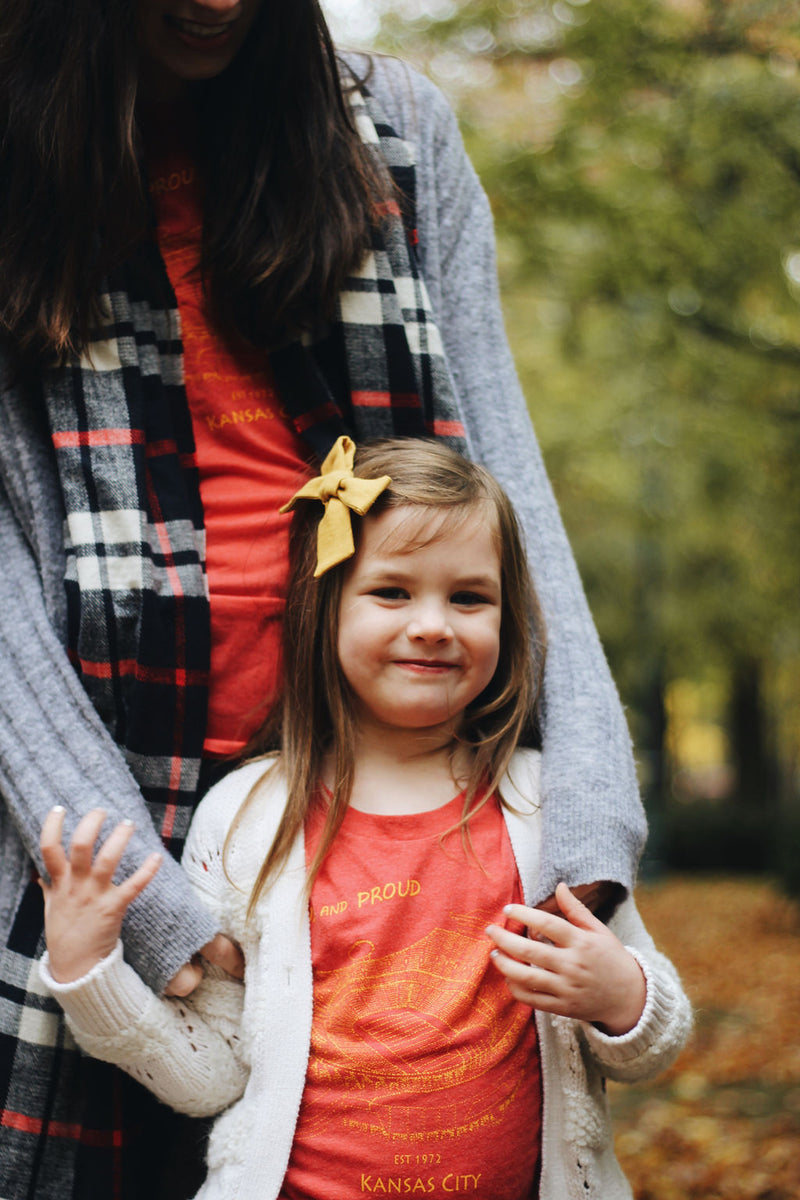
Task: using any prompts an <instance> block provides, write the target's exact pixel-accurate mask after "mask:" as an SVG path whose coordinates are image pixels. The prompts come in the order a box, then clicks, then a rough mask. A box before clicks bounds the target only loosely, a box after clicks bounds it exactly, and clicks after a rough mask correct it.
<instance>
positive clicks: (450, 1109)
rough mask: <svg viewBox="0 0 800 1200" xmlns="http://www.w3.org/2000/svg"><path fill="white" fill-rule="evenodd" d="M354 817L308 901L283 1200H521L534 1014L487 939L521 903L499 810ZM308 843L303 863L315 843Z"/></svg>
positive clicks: (314, 833)
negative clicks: (307, 1020)
mask: <svg viewBox="0 0 800 1200" xmlns="http://www.w3.org/2000/svg"><path fill="white" fill-rule="evenodd" d="M462 806H463V797H461V796H459V797H457V798H456V799H455V800H453V801H452V802H451V803H450V804H447V805H445V806H444V807H443V808H440V809H438V810H436V811H434V812H428V813H420V814H415V815H413V816H376V815H374V814H371V813H363V812H358V811H355V810H353V809H351V810H350V811H348V813H347V815H346V817H345V820H344V823H343V825H342V827H341V829H340V831H339V833H338V834H337V836H336V839H335V842H334V845H333V847H332V849H331V851H330V853H329V855H328V856H327V858H326V859H325V862H324V863H323V866H322V869H321V871H320V873H319V875H318V876H317V879H316V880H315V883H314V886H313V889H312V896H311V915H312V923H311V951H312V960H313V969H314V1015H313V1024H312V1035H311V1055H310V1059H309V1064H308V1074H307V1077H306V1086H305V1091H304V1094H303V1100H302V1105H301V1109H300V1116H299V1120H298V1124H297V1130H296V1133H295V1138H294V1144H293V1149H292V1155H291V1160H290V1163H289V1169H288V1171H287V1174H286V1178H285V1180H284V1186H283V1189H282V1191H281V1198H282V1200H301V1198H303V1200H309V1198H311V1197H314V1198H319V1200H322V1198H323V1197H324V1198H325V1200H329V1198H330V1197H336V1200H355V1198H356V1197H363V1196H365V1195H369V1194H374V1195H384V1196H386V1195H403V1196H413V1195H419V1196H422V1195H429V1196H439V1197H443V1196H448V1195H450V1194H451V1193H458V1194H459V1195H465V1196H470V1197H472V1200H478V1198H482V1200H530V1197H532V1196H534V1195H535V1193H536V1180H537V1171H538V1163H539V1154H540V1137H541V1072H540V1063H539V1052H538V1043H537V1036H536V1024H535V1022H534V1020H533V1013H532V1010H531V1009H530V1008H529V1007H528V1006H527V1005H524V1004H520V1003H518V1002H517V1001H516V1000H514V999H513V997H512V996H511V994H510V992H509V991H508V988H507V986H506V984H505V981H504V979H503V977H502V976H501V974H500V972H499V971H498V970H496V968H495V967H494V965H493V964H492V962H491V960H490V958H489V951H490V949H491V943H490V942H489V940H488V938H487V937H486V935H485V933H484V930H485V928H486V926H487V925H488V924H490V923H505V922H506V918H505V916H504V915H503V906H504V905H505V904H509V903H512V902H522V899H523V897H522V888H521V885H520V880H519V874H518V871H517V867H516V863H515V861H514V856H513V852H512V849H511V844H510V840H509V837H508V832H507V829H506V824H505V821H504V819H503V814H502V811H501V809H500V806H499V804H498V802H497V801H496V800H495V799H492V800H490V801H489V802H488V803H487V804H485V805H484V807H483V808H481V809H480V810H479V811H478V812H477V813H476V814H475V816H473V817H472V819H471V820H470V826H469V828H470V836H471V841H472V850H471V851H470V850H469V849H467V848H465V846H464V844H463V842H462V838H461V834H460V832H458V831H456V832H447V831H448V830H452V829H453V826H454V825H456V824H457V823H458V821H459V818H460V815H461V811H462ZM322 822H323V815H322V814H320V813H319V812H316V813H315V814H314V815H312V817H311V818H310V819H309V821H308V823H307V828H306V853H307V859H308V861H309V862H310V860H311V856H312V855H313V853H314V850H315V847H316V845H317V844H318V840H319V837H320V834H321V829H322Z"/></svg>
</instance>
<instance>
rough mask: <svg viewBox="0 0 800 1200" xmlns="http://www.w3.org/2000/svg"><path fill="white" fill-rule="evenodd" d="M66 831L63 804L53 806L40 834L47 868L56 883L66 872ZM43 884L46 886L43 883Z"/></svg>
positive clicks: (40, 844) (52, 880)
mask: <svg viewBox="0 0 800 1200" xmlns="http://www.w3.org/2000/svg"><path fill="white" fill-rule="evenodd" d="M63 832H64V809H63V808H62V807H61V805H60V804H59V805H56V807H55V808H51V809H50V812H49V813H48V814H47V816H46V817H45V819H44V824H43V825H42V832H41V834H40V836H39V849H40V850H41V852H42V861H43V862H44V865H45V870H46V871H47V874H48V875H49V876H50V881H51V883H56V882H57V881H58V880H59V879H60V878H61V876H62V875H63V873H64V868H65V867H66V865H67V856H66V854H65V853H64V846H63V844H62V840H61V839H62V837H63ZM43 886H46V885H45V884H44V883H43Z"/></svg>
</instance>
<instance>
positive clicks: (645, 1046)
mask: <svg viewBox="0 0 800 1200" xmlns="http://www.w3.org/2000/svg"><path fill="white" fill-rule="evenodd" d="M625 949H626V950H627V951H628V953H629V954H632V955H633V957H634V958H635V959H636V961H637V963H638V964H639V966H640V967H641V968H642V972H643V974H644V977H645V982H646V984H647V998H646V1000H645V1005H644V1010H643V1012H642V1015H641V1016H640V1018H639V1020H638V1021H637V1023H636V1024H635V1025H634V1027H633V1029H630V1030H629V1031H628V1032H627V1033H623V1034H620V1035H619V1036H617V1037H614V1036H613V1035H611V1034H608V1033H604V1032H603V1031H602V1030H601V1029H598V1028H597V1026H596V1025H590V1024H586V1023H584V1024H583V1030H584V1034H585V1037H586V1040H587V1042H588V1043H589V1047H590V1049H591V1051H592V1053H593V1054H594V1056H595V1058H596V1059H597V1060H598V1062H599V1063H601V1064H603V1065H605V1066H606V1067H608V1068H610V1069H613V1068H622V1069H624V1068H625V1067H626V1066H627V1065H628V1064H632V1063H633V1062H634V1061H635V1060H637V1059H641V1058H642V1057H643V1056H645V1055H647V1054H648V1053H649V1052H650V1051H651V1050H652V1049H653V1047H654V1046H658V1045H661V1044H662V1043H663V1041H664V1039H665V1038H669V1039H670V1040H671V1033H672V1030H671V1026H672V1025H673V1024H674V1016H675V1007H676V1003H677V997H676V995H675V992H674V989H673V988H672V987H671V986H670V982H671V981H670V980H669V979H668V977H666V976H665V975H664V974H663V973H662V972H656V971H654V970H653V967H652V965H651V964H650V963H649V962H648V960H647V958H646V957H645V956H644V955H642V954H640V953H639V952H638V951H637V950H634V949H633V947H632V946H626V947H625Z"/></svg>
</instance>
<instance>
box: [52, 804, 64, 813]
mask: <svg viewBox="0 0 800 1200" xmlns="http://www.w3.org/2000/svg"><path fill="white" fill-rule="evenodd" d="M50 811H51V812H57V813H62V812H66V811H67V810H66V809H65V808H64V805H63V804H54V805H53V807H52V808H51V809H50Z"/></svg>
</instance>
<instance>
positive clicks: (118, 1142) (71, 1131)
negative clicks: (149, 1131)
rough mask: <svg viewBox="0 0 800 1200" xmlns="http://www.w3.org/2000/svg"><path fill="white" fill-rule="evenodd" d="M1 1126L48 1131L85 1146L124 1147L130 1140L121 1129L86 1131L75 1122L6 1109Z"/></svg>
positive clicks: (23, 1131)
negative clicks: (33, 1115)
mask: <svg viewBox="0 0 800 1200" xmlns="http://www.w3.org/2000/svg"><path fill="white" fill-rule="evenodd" d="M0 1125H5V1127H6V1128H7V1129H17V1130H18V1131H19V1132H20V1133H33V1134H37V1135H38V1134H40V1133H42V1131H43V1130H44V1131H46V1133H47V1135H48V1137H59V1138H68V1139H69V1140H70V1141H73V1142H81V1143H82V1144H83V1145H84V1146H101V1147H102V1146H123V1145H124V1144H125V1142H126V1141H127V1140H129V1139H127V1138H126V1136H125V1134H124V1133H123V1131H122V1130H121V1129H86V1128H84V1127H83V1126H82V1125H79V1124H77V1123H75V1122H73V1123H67V1122H66V1121H47V1120H43V1119H42V1118H40V1117H26V1116H25V1114H24V1113H18V1112H12V1111H11V1110H9V1109H4V1111H3V1113H2V1115H0Z"/></svg>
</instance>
